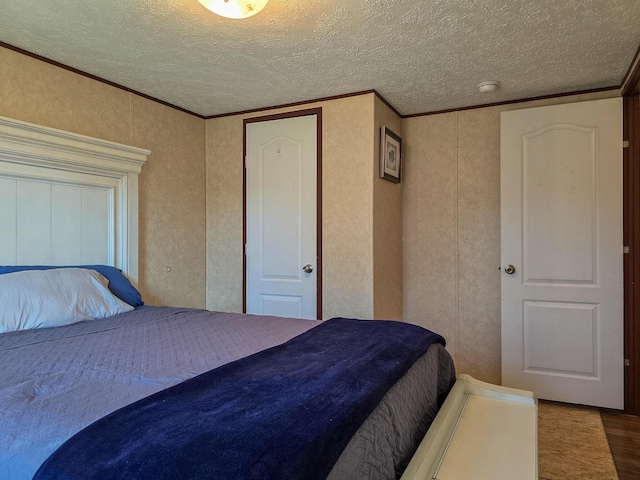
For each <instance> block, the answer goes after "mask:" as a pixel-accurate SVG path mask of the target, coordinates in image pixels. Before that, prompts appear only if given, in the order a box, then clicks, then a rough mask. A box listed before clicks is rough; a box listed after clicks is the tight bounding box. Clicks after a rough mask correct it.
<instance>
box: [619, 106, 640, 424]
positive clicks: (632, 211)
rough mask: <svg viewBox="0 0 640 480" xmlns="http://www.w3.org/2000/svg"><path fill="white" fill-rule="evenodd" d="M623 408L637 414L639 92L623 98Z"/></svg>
mask: <svg viewBox="0 0 640 480" xmlns="http://www.w3.org/2000/svg"><path fill="white" fill-rule="evenodd" d="M623 102H624V103H623V105H624V107H623V111H624V114H623V115H624V127H623V132H624V138H623V139H624V140H625V141H627V142H629V144H628V147H626V148H624V149H623V152H624V153H623V159H624V173H623V177H624V245H625V247H628V248H629V252H628V253H625V254H624V358H625V367H624V385H625V388H624V391H625V394H624V411H625V413H628V414H631V415H640V95H638V94H636V95H632V96H625V97H624V98H623Z"/></svg>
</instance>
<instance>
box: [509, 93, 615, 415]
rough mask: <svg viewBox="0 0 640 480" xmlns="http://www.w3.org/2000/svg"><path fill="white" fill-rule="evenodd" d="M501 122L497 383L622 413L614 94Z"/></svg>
mask: <svg viewBox="0 0 640 480" xmlns="http://www.w3.org/2000/svg"><path fill="white" fill-rule="evenodd" d="M501 122H502V123H501V229H502V382H503V384H504V385H505V386H509V387H516V388H522V389H526V390H532V391H533V392H534V393H535V394H536V396H538V397H539V398H544V399H549V400H557V401H562V402H569V403H578V404H587V405H596V406H601V407H609V408H616V409H621V408H622V407H623V270H622V262H623V244H622V225H623V224H622V102H621V99H619V98H617V99H607V100H598V101H591V102H582V103H573V104H566V105H558V106H553V107H542V108H532V109H526V110H518V111H511V112H504V113H503V114H502V119H501Z"/></svg>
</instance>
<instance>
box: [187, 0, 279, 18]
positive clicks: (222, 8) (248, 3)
mask: <svg viewBox="0 0 640 480" xmlns="http://www.w3.org/2000/svg"><path fill="white" fill-rule="evenodd" d="M268 1H269V0H198V2H200V3H201V4H202V5H203V6H204V7H205V8H207V9H208V10H211V11H212V12H213V13H215V14H217V15H221V16H223V17H227V18H249V17H251V16H253V15H255V14H256V13H258V12H259V11H260V10H262V9H263V8H264V7H265V5H266V4H267V2H268Z"/></svg>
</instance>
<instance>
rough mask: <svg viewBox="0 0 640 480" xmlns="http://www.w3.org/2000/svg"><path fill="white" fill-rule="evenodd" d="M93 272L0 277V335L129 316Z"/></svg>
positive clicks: (55, 271)
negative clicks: (124, 315)
mask: <svg viewBox="0 0 640 480" xmlns="http://www.w3.org/2000/svg"><path fill="white" fill-rule="evenodd" d="M108 284H109V281H108V280H107V279H106V278H104V277H103V276H102V275H100V274H99V273H98V272H96V271H95V270H87V269H84V268H58V269H53V270H25V271H22V272H15V273H7V274H4V275H0V333H4V332H13V331H16V330H29V329H32V328H45V327H59V326H62V325H70V324H72V323H77V322H81V321H83V320H94V319H98V318H106V317H110V316H112V315H117V314H119V313H125V312H130V311H131V310H133V307H132V306H131V305H129V304H127V303H124V302H123V301H122V300H120V299H119V298H117V297H116V296H114V295H113V294H112V293H111V292H110V291H109V289H108V288H107V285H108Z"/></svg>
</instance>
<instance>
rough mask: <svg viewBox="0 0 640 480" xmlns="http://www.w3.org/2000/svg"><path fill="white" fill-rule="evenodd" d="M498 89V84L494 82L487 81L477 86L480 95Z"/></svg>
mask: <svg viewBox="0 0 640 480" xmlns="http://www.w3.org/2000/svg"><path fill="white" fill-rule="evenodd" d="M498 88H500V82H498V81H496V80H487V81H486V82H480V83H479V84H478V90H479V91H480V93H488V92H495V91H496V90H498Z"/></svg>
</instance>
